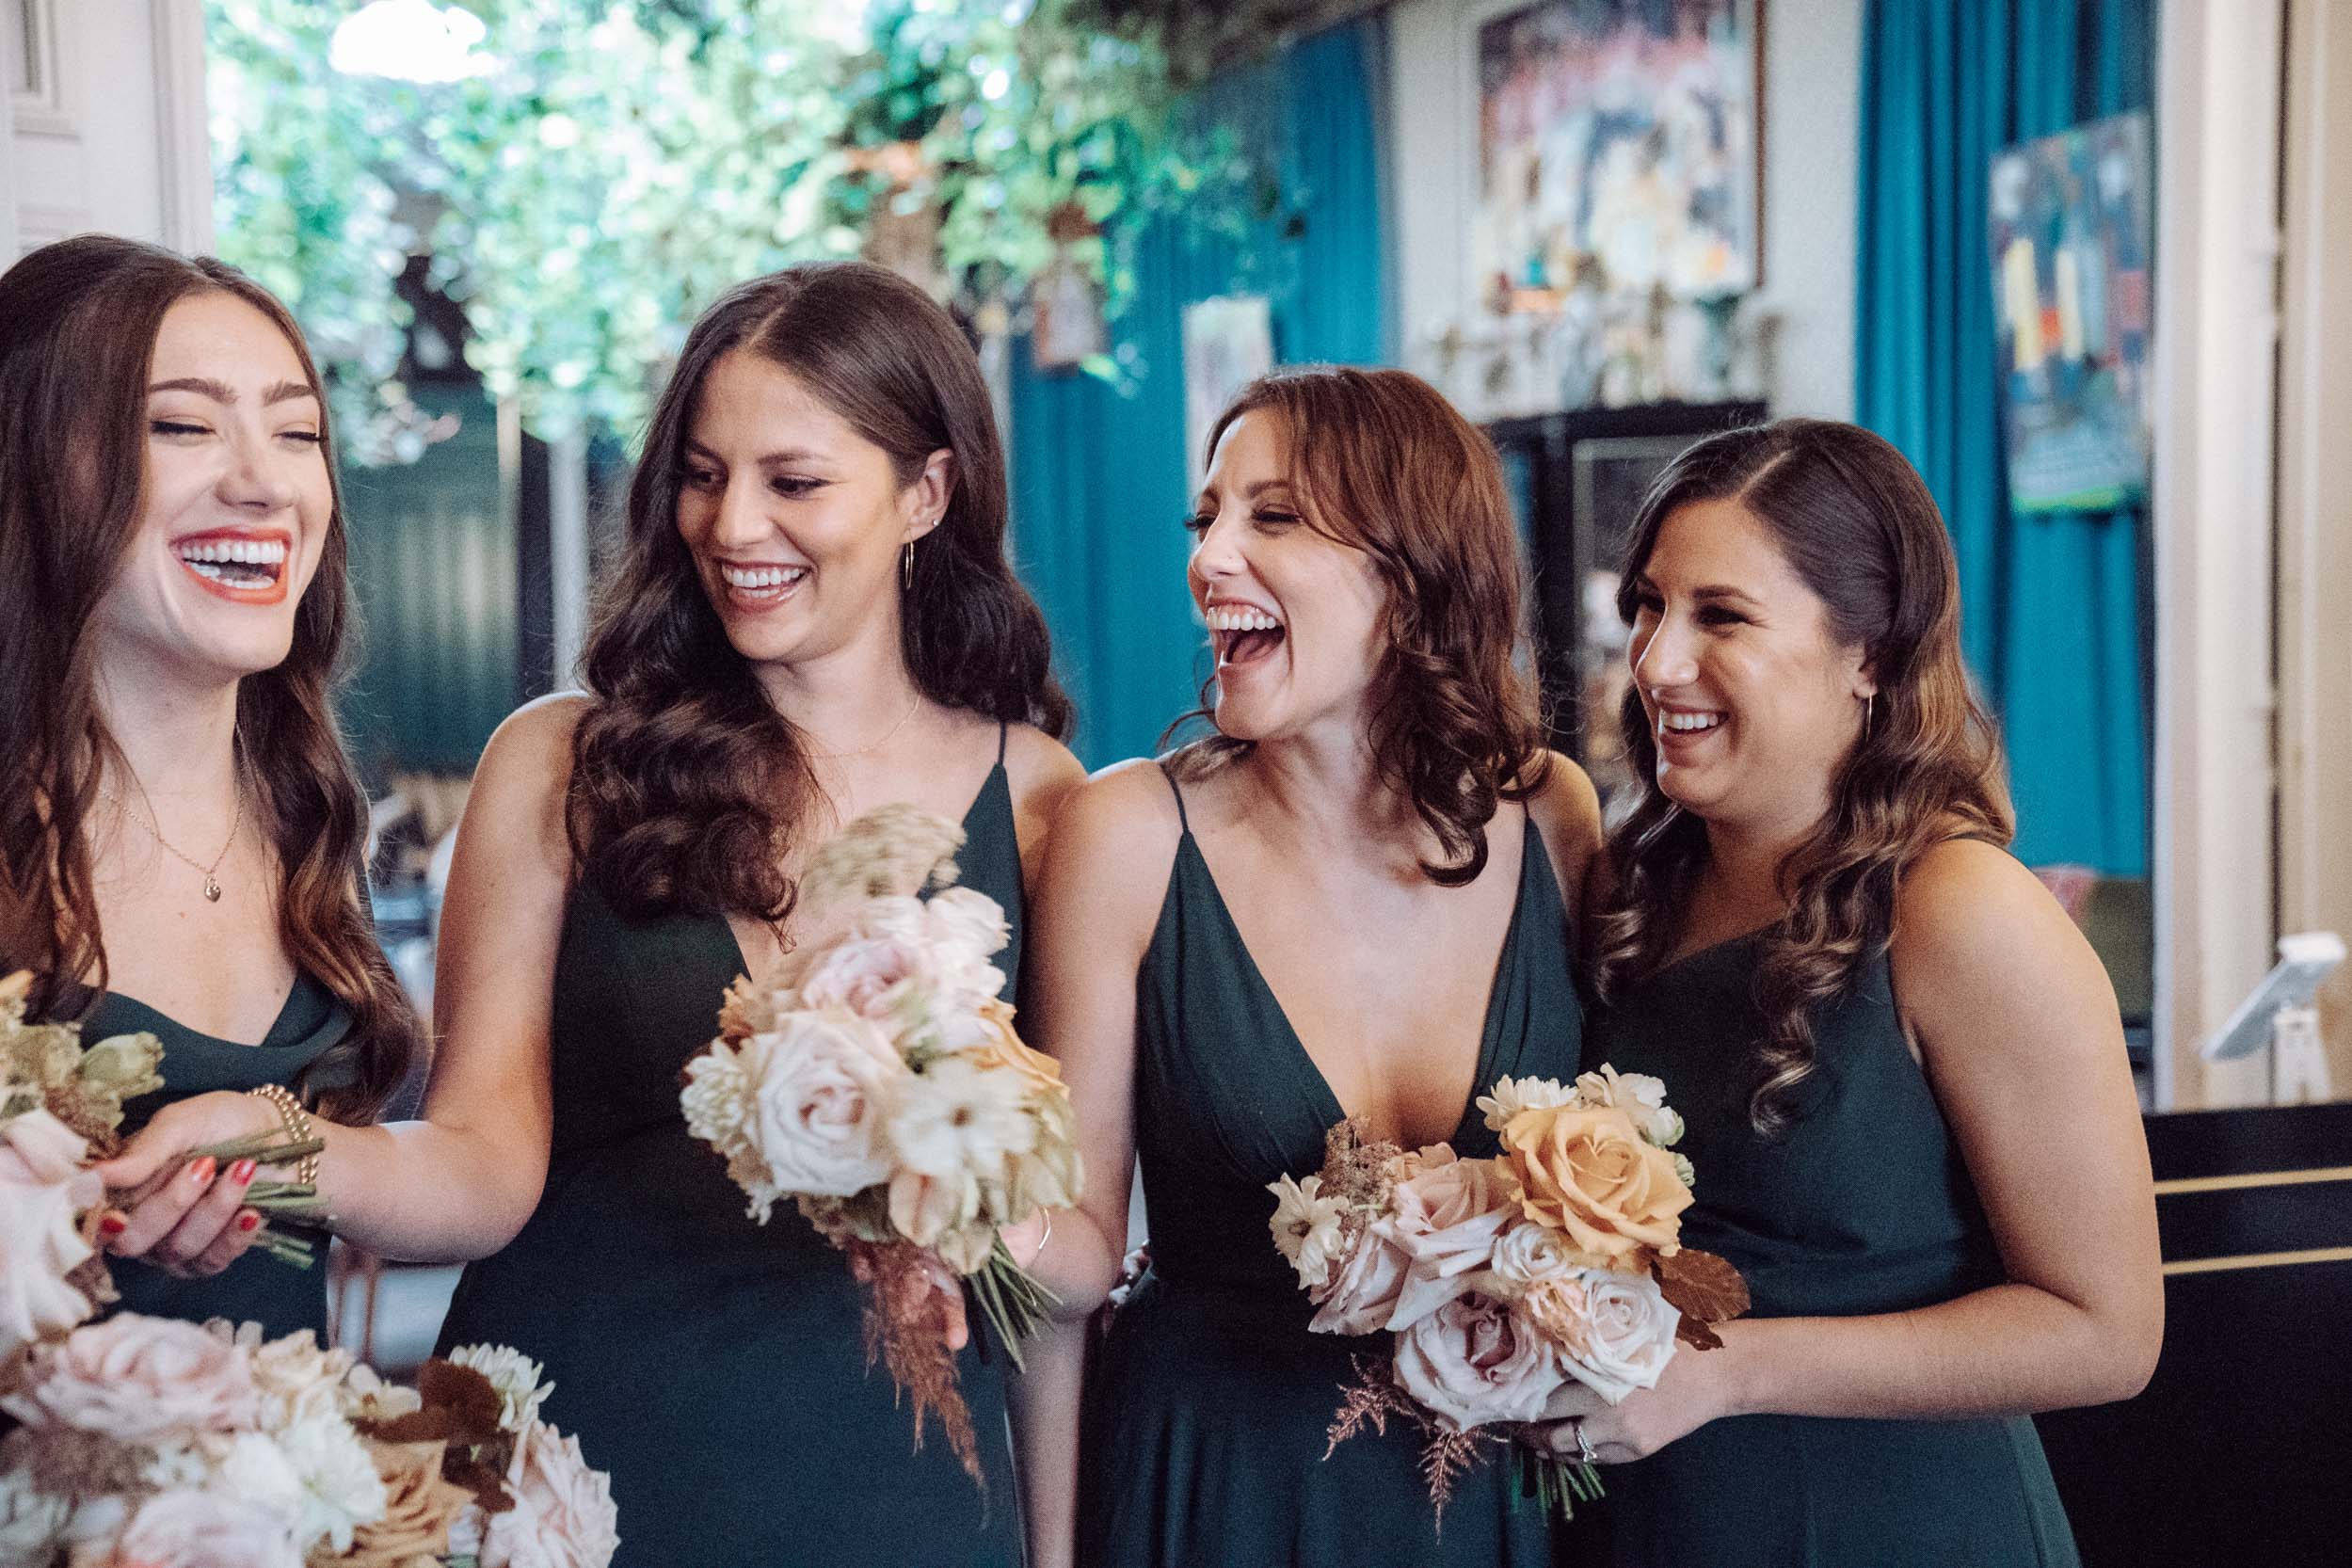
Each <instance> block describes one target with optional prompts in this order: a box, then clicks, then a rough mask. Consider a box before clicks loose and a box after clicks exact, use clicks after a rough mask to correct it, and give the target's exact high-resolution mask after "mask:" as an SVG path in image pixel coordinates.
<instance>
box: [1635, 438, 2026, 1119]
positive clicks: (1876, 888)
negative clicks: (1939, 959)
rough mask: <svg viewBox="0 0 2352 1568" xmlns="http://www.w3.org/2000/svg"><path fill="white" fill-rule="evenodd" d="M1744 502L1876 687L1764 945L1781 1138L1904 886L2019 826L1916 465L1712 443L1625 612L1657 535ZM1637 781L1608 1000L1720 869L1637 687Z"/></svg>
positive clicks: (1870, 441) (1763, 1073) (1835, 447)
mask: <svg viewBox="0 0 2352 1568" xmlns="http://www.w3.org/2000/svg"><path fill="white" fill-rule="evenodd" d="M1720 500H1729V501H1736V502H1737V503H1738V504H1740V505H1741V506H1742V507H1744V508H1745V509H1746V510H1747V511H1748V512H1749V513H1750V514H1751V515H1752V516H1753V517H1755V518H1756V519H1757V520H1759V521H1760V522H1762V523H1763V524H1764V525H1765V526H1766V527H1767V528H1768V529H1769V530H1770V531H1771V533H1772V536H1773V537H1774V538H1775V539H1776V540H1777V541H1778V542H1779V545H1780V548H1781V551H1782V553H1783V554H1784V555H1785V556H1786V557H1787V559H1788V563H1789V565H1790V566H1791V567H1792V568H1795V569H1796V572H1797V575H1798V576H1799V577H1800V578H1802V579H1803V580H1804V583H1805V585H1806V586H1807V587H1809V588H1811V589H1812V590H1813V592H1814V593H1815V594H1816V596H1817V597H1818V598H1819V599H1820V600H1821V601H1822V603H1823V605H1824V606H1825V607H1826V609H1827V613H1828V615H1827V618H1828V623H1829V631H1830V634H1831V635H1832V637H1834V638H1836V639H1837V641H1838V644H1839V646H1840V647H1844V648H1862V649H1863V650H1864V657H1865V658H1866V660H1867V661H1868V667H1869V670H1870V673H1871V678H1872V680H1874V682H1875V683H1876V684H1877V687H1878V693H1877V696H1875V697H1874V698H1873V699H1872V702H1871V712H1870V715H1869V720H1868V723H1867V726H1866V728H1865V729H1864V733H1863V735H1862V738H1861V739H1860V740H1859V741H1858V742H1857V743H1856V744H1855V745H1854V747H1853V749H1852V750H1851V751H1850V752H1849V753H1848V755H1847V756H1846V757H1845V758H1844V759H1843V760H1840V762H1839V763H1838V767H1837V771H1836V774H1835V776H1834V778H1833V779H1832V787H1831V802H1830V808H1829V811H1828V813H1827V814H1826V815H1825V816H1823V818H1822V819H1821V821H1820V823H1819V824H1818V825H1817V826H1816V828H1815V829H1814V832H1813V836H1812V837H1811V838H1810V839H1809V840H1806V841H1805V842H1804V843H1803V844H1801V845H1800V846H1799V847H1798V848H1797V849H1796V850H1795V851H1794V852H1793V853H1791V854H1790V855H1789V856H1788V857H1787V859H1786V860H1784V862H1783V864H1782V866H1781V872H1780V874H1781V882H1782V886H1783V887H1784V888H1785V889H1786V890H1787V892H1788V895H1789V908H1788V913H1787V914H1786V915H1785V916H1784V918H1783V919H1782V920H1780V921H1779V923H1777V924H1776V925H1774V926H1773V927H1772V928H1771V929H1770V930H1768V931H1767V932H1766V933H1765V934H1764V935H1763V937H1762V946H1761V952H1760V953H1759V957H1758V964H1757V969H1756V981H1755V986H1756V993H1755V994H1756V1003H1757V1006H1758V1008H1759V1010H1760V1012H1761V1013H1762V1016H1763V1023H1764V1033H1763V1038H1762V1039H1760V1040H1759V1041H1757V1042H1756V1043H1755V1048H1754V1057H1753V1064H1754V1068H1755V1072H1756V1078H1757V1081H1756V1085H1755V1088H1754V1091H1753V1094H1752V1098H1751V1100H1750V1106H1749V1110H1750V1116H1751V1119H1752V1121H1753V1122H1754V1124H1755V1126H1756V1128H1757V1129H1758V1130H1759V1131H1763V1132H1771V1131H1775V1130H1777V1129H1779V1128H1782V1127H1784V1126H1785V1125H1786V1123H1787V1122H1788V1120H1789V1119H1790V1117H1791V1115H1792V1113H1793V1112H1792V1107H1793V1096H1794V1092H1795V1090H1796V1088H1797V1086H1798V1085H1799V1084H1800V1083H1802V1082H1803V1081H1804V1080H1805V1079H1806V1078H1807V1077H1808V1076H1809V1075H1810V1074H1811V1073H1812V1071H1813V1067H1814V1039H1813V1025H1814V1013H1815V1011H1816V1009H1817V1008H1818V1007H1819V1006H1820V1005H1821V1004H1822V1003H1824V1002H1827V1001H1829V1000H1832V999H1833V998H1836V997H1838V996H1840V995H1842V994H1844V993H1845V992H1846V991H1847V990H1848V988H1849V987H1850V986H1851V985H1852V984H1853V982H1854V980H1855V978H1856V977H1857V975H1858V973H1859V972H1860V970H1861V969H1862V968H1863V966H1864V964H1865V963H1867V962H1869V961H1870V960H1872V959H1874V958H1876V957H1877V956H1878V955H1879V954H1880V953H1882V952H1885V951H1886V947H1887V944H1888V941H1889V940H1890V939H1891V937H1892V935H1893V927H1894V918H1895V893H1896V887H1897V886H1898V885H1899V884H1900V882H1901V880H1902V877H1903V873H1904V872H1906V871H1908V870H1909V869H1910V868H1911V866H1912V864H1913V863H1914V862H1916V861H1917V860H1918V858H1919V857H1920V856H1922V855H1924V854H1926V853H1927V852H1928V850H1929V849H1930V848H1932V847H1933V846H1934V845H1936V844H1938V843H1940V842H1942V841H1943V840H1946V839H1950V838H1954V837H1959V836H1963V835H1965V836H1973V837H1976V838H1982V839H1986V840H1991V841H1992V842H1994V843H1999V844H2006V843H2008V840H2009V838H2010V836H2011V833H2012V830H2013V826H2014V823H2013V819H2012V816H2011V813H2010V809H2009V797H2008V784H2007V783H2006V782H2005V780H2004V777H2003V766H2002V760H2001V746H2000V741H1999V738H1998V736H1997V734H1996V732H1995V730H1994V728H1993V726H1992V720H1991V718H1990V717H1989V716H1988V715H1987V714H1986V712H1985V710H1984V708H1983V705H1982V704H1981V703H1979V702H1978V701H1977V699H1976V693H1975V691H1974V689H1973V688H1972V687H1971V686H1970V684H1969V680H1968V670H1967V667H1966V665H1965V664H1962V663H1961V660H1960V572H1959V568H1958V567H1957V565H1956V564H1955V562H1954V560H1953V556H1952V545H1951V540H1950V539H1949V538H1948V537H1947V536H1946V535H1945V533H1944V518H1943V515H1942V514H1941V513H1940V512H1938V511H1937V510H1936V504H1935V498H1934V497H1933V496H1932V495H1930V494H1928V487H1927V486H1926V484H1924V483H1923V482H1922V481H1921V480H1920V477H1919V475H1918V473H1917V472H1914V471H1913V470H1912V466H1911V464H1910V463H1908V462H1906V461H1905V460H1904V458H1903V455H1902V454H1901V453H1899V452H1897V451H1896V449H1895V448H1894V447H1892V446H1890V445H1889V444H1887V442H1885V441H1883V440H1880V439H1879V438H1878V437H1877V436H1874V435H1872V434H1871V433H1870V432H1869V431H1867V430H1864V429H1861V428H1859V427H1858V426H1855V425H1851V424H1836V423H1833V422H1831V421H1827V420H1813V419H1785V420H1781V421H1779V422H1778V423H1776V424H1763V425H1755V426H1752V427H1749V428H1746V429H1740V430H1730V431H1726V432H1724V433H1722V434H1721V435H1717V436H1710V437H1708V438H1707V439H1706V440H1703V441H1701V442H1699V443H1698V444H1697V445H1695V446H1693V447H1691V448H1690V449H1689V450H1688V451H1687V452H1685V453H1684V454H1683V455H1682V456H1679V457H1677V458H1675V459H1674V461H1673V462H1672V464H1671V465H1669V466H1668V468H1667V470H1666V472H1663V473H1662V474H1660V475H1659V476H1658V479H1657V482H1656V484H1655V485H1653V486H1652V487H1651V489H1650V492H1649V494H1648V495H1647V496H1646V497H1645V498H1644V499H1643V501H1642V503H1641V510H1640V513H1639V514H1638V515H1637V516H1636V518H1635V520H1634V525H1633V536H1632V542H1631V544H1630V546H1629V547H1628V549H1627V551H1626V556H1625V574H1624V581H1623V583H1622V584H1620V585H1619V587H1618V591H1617V610H1618V614H1619V615H1620V616H1623V617H1624V620H1625V623H1626V624H1627V625H1628V626H1630V625H1632V624H1633V619H1634V615H1635V612H1636V609H1637V608H1638V603H1637V591H1638V584H1639V581H1640V577H1641V575H1642V573H1643V572H1644V571H1645V570H1646V569H1647V568H1648V566H1649V560H1650V552H1651V551H1652V550H1654V549H1655V548H1656V545H1657V536H1658V531H1659V530H1660V529H1661V528H1663V527H1664V526H1665V524H1666V520H1667V519H1668V518H1669V517H1671V516H1672V515H1673V513H1674V512H1675V511H1677V510H1678V509H1680V508H1681V507H1683V506H1686V505H1688V504H1691V503H1693V502H1700V501H1720ZM1622 728H1623V730H1624V742H1625V748H1626V752H1627V754H1628V756H1629V757H1630V759H1631V760H1632V762H1633V765H1634V773H1635V776H1636V777H1637V778H1638V779H1639V780H1640V784H1639V786H1638V787H1639V789H1640V795H1639V797H1638V799H1637V803H1636V805H1635V806H1634V808H1633V811H1632V813H1631V814H1630V815H1629V816H1627V817H1626V818H1625V819H1624V822H1623V823H1622V824H1619V826H1618V827H1617V829H1616V830H1615V831H1614V832H1613V833H1611V834H1610V835H1609V840H1608V856H1609V863H1610V866H1611V868H1612V869H1613V871H1614V872H1615V873H1616V884H1617V891H1616V895H1615V897H1614V899H1613V900H1612V904H1611V907H1610V908H1609V909H1608V911H1607V912H1606V913H1605V914H1604V916H1603V917H1602V920H1601V921H1600V925H1599V954H1598V962H1597V967H1596V975H1595V981H1596V985H1597V988H1598V989H1599V990H1600V992H1601V993H1602V995H1603V996H1604V997H1606V996H1608V994H1609V993H1610V992H1611V991H1613V990H1616V989H1619V988H1621V987H1623V986H1624V985H1626V984H1631V983H1633V982H1635V981H1638V980H1640V979H1641V978H1643V977H1645V976H1647V975H1649V974H1651V973H1653V972H1655V971H1656V968H1657V967H1658V965H1659V964H1660V963H1661V962H1662V961H1663V960H1664V959H1665V957H1666V955H1667V953H1668V952H1670V951H1671V949H1672V945H1673V942H1674V939H1675V936H1676V935H1677V931H1678V927H1679V922H1680V920H1681V918H1682V915H1683V911H1684V908H1685V906H1686V904H1687V903H1688V897H1689V893H1690V889H1691V886H1692V884H1693V882H1694V880H1695V879H1696V877H1697V875H1698V873H1699V871H1700V869H1701V867H1702V866H1704V864H1705V861H1706V856H1707V838H1706V824H1704V823H1703V822H1702V821H1700V820H1699V819H1698V818H1697V817H1695V816H1693V815H1691V814H1690V813H1689V812H1688V811H1685V810H1684V809H1683V808H1681V807H1680V806H1678V805H1676V804H1675V803H1674V802H1673V801H1672V799H1670V798H1668V796H1667V795H1666V794H1665V793H1664V792H1662V791H1661V790H1659V789H1658V787H1657V743H1656V738H1655V737H1654V736H1653V735H1652V734H1651V732H1650V724H1649V718H1648V715H1647V713H1646V712H1644V710H1643V708H1642V706H1641V695H1640V692H1639V691H1631V692H1628V693H1627V694H1626V696H1625V702H1624V710H1623V713H1622Z"/></svg>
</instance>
